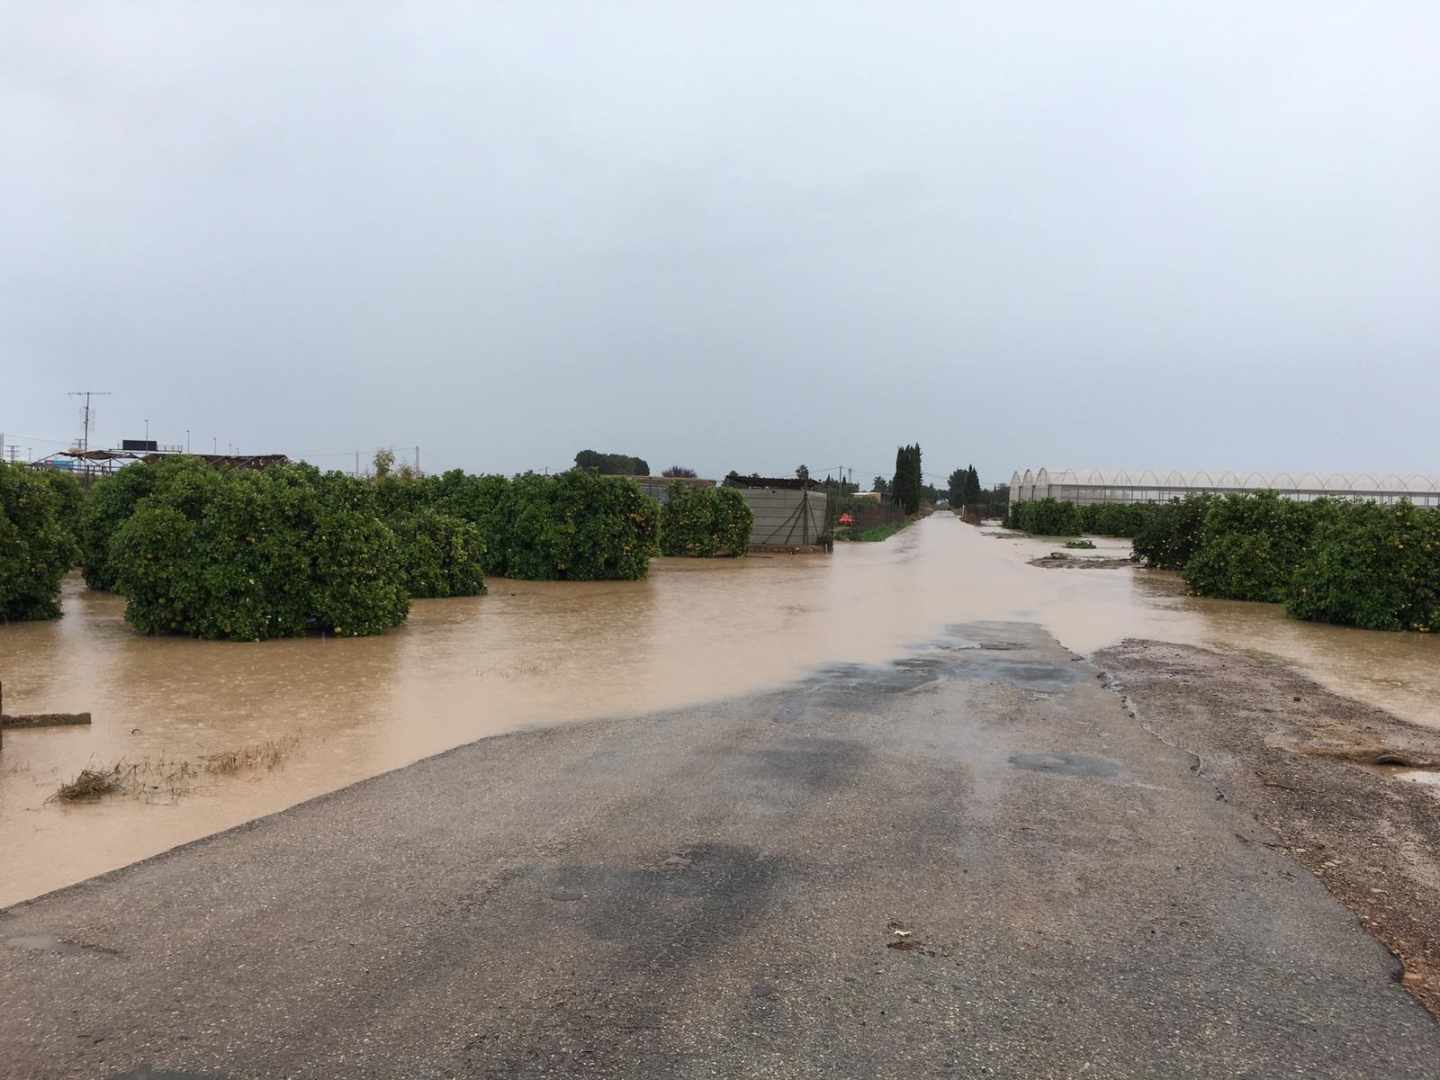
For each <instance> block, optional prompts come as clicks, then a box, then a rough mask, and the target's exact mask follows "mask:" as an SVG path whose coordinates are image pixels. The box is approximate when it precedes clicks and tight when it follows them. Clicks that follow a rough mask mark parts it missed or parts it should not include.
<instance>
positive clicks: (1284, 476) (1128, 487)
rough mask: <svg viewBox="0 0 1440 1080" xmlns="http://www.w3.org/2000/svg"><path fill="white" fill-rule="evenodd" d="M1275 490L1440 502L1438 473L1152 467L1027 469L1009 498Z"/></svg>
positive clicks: (1083, 499) (1158, 498) (1288, 494)
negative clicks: (1208, 470)
mask: <svg viewBox="0 0 1440 1080" xmlns="http://www.w3.org/2000/svg"><path fill="white" fill-rule="evenodd" d="M1246 491H1274V492H1277V493H1278V494H1280V495H1282V496H1284V497H1285V498H1287V499H1320V498H1344V499H1374V500H1376V501H1377V502H1399V501H1400V500H1402V499H1407V500H1409V501H1410V502H1412V503H1414V504H1415V505H1416V506H1431V507H1440V476H1434V475H1425V474H1421V473H1411V474H1409V475H1404V476H1402V475H1399V474H1390V475H1384V474H1379V473H1327V474H1323V475H1322V474H1319V473H1303V472H1302V473H1288V472H1280V473H1260V472H1252V473H1237V472H1229V471H1224V472H1213V473H1212V472H1205V471H1200V472H1173V471H1172V472H1157V471H1154V470H1151V469H1135V470H1130V469H1047V468H1039V469H1024V470H1016V472H1015V474H1014V475H1013V476H1012V477H1011V478H1010V501H1011V502H1012V503H1016V502H1034V501H1035V500H1037V499H1044V498H1046V497H1049V498H1052V499H1057V500H1059V501H1060V502H1073V503H1080V504H1087V503H1146V502H1169V501H1170V500H1171V499H1181V498H1184V497H1185V496H1186V495H1192V494H1198V493H1202V492H1206V493H1211V494H1219V495H1225V494H1230V493H1233V492H1246Z"/></svg>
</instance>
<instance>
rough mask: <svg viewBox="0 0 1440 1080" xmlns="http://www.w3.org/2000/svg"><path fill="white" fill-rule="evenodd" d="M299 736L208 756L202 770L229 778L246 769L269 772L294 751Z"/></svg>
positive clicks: (289, 736)
mask: <svg viewBox="0 0 1440 1080" xmlns="http://www.w3.org/2000/svg"><path fill="white" fill-rule="evenodd" d="M299 741H300V736H299V735H286V736H283V737H282V738H279V739H266V740H265V741H264V742H258V743H251V744H250V745H249V746H242V747H241V748H240V749H238V750H226V751H224V752H222V753H219V754H208V755H206V757H205V758H204V769H205V771H206V772H207V773H213V774H215V775H217V776H229V775H232V774H234V773H238V772H243V771H245V770H247V769H265V770H267V771H268V770H270V769H273V768H275V766H277V765H279V764H280V763H281V762H282V761H284V760H285V758H286V756H288V755H289V753H290V751H291V750H293V749H295V745H296V744H297V743H298V742H299Z"/></svg>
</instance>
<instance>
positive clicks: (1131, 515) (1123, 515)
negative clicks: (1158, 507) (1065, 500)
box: [1079, 503, 1154, 537]
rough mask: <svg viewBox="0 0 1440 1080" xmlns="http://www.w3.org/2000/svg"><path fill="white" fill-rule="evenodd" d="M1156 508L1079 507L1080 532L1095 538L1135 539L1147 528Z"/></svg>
mask: <svg viewBox="0 0 1440 1080" xmlns="http://www.w3.org/2000/svg"><path fill="white" fill-rule="evenodd" d="M1153 510H1154V508H1153V507H1151V506H1147V505H1145V504H1144V503H1098V504H1093V503H1092V504H1087V505H1085V506H1081V507H1079V512H1080V531H1081V532H1087V533H1092V534H1094V535H1095V536H1123V537H1133V536H1135V535H1136V534H1138V533H1139V532H1140V530H1141V529H1143V528H1144V527H1145V524H1146V522H1147V521H1149V519H1150V516H1151V514H1152V512H1153Z"/></svg>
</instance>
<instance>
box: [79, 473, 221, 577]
mask: <svg viewBox="0 0 1440 1080" xmlns="http://www.w3.org/2000/svg"><path fill="white" fill-rule="evenodd" d="M211 471H213V470H212V469H211V467H210V466H209V465H207V464H206V463H205V462H204V461H202V460H201V459H200V458H195V457H173V458H163V459H161V460H158V461H146V462H143V463H141V464H139V465H129V466H126V467H125V468H123V469H119V470H117V471H116V472H114V473H112V474H111V475H109V476H106V477H103V478H101V479H100V480H97V481H96V482H95V483H94V485H93V486H92V487H91V488H90V496H89V498H88V499H87V500H86V502H85V509H84V512H83V513H82V514H81V517H80V528H79V536H78V539H79V541H80V568H81V570H82V571H84V574H85V584H87V585H88V586H90V588H92V589H98V590H100V591H102V592H108V591H110V590H112V589H114V588H115V576H116V567H115V565H114V563H113V562H112V561H111V558H110V544H111V541H113V540H114V538H115V534H116V533H118V532H119V531H120V527H121V526H122V525H124V524H125V522H126V521H128V520H129V518H130V515H131V514H133V513H135V508H136V507H137V506H139V505H140V501H141V500H142V499H144V498H145V497H146V496H148V495H150V494H151V493H152V492H155V491H158V490H160V489H161V488H163V487H165V486H166V485H167V484H168V483H170V482H171V481H172V480H173V479H175V478H176V477H181V476H193V475H196V474H198V473H208V472H211Z"/></svg>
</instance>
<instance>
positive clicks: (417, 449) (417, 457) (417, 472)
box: [415, 446, 420, 476]
mask: <svg viewBox="0 0 1440 1080" xmlns="http://www.w3.org/2000/svg"><path fill="white" fill-rule="evenodd" d="M415 475H416V476H419V475H420V447H418V446H417V447H415Z"/></svg>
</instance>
